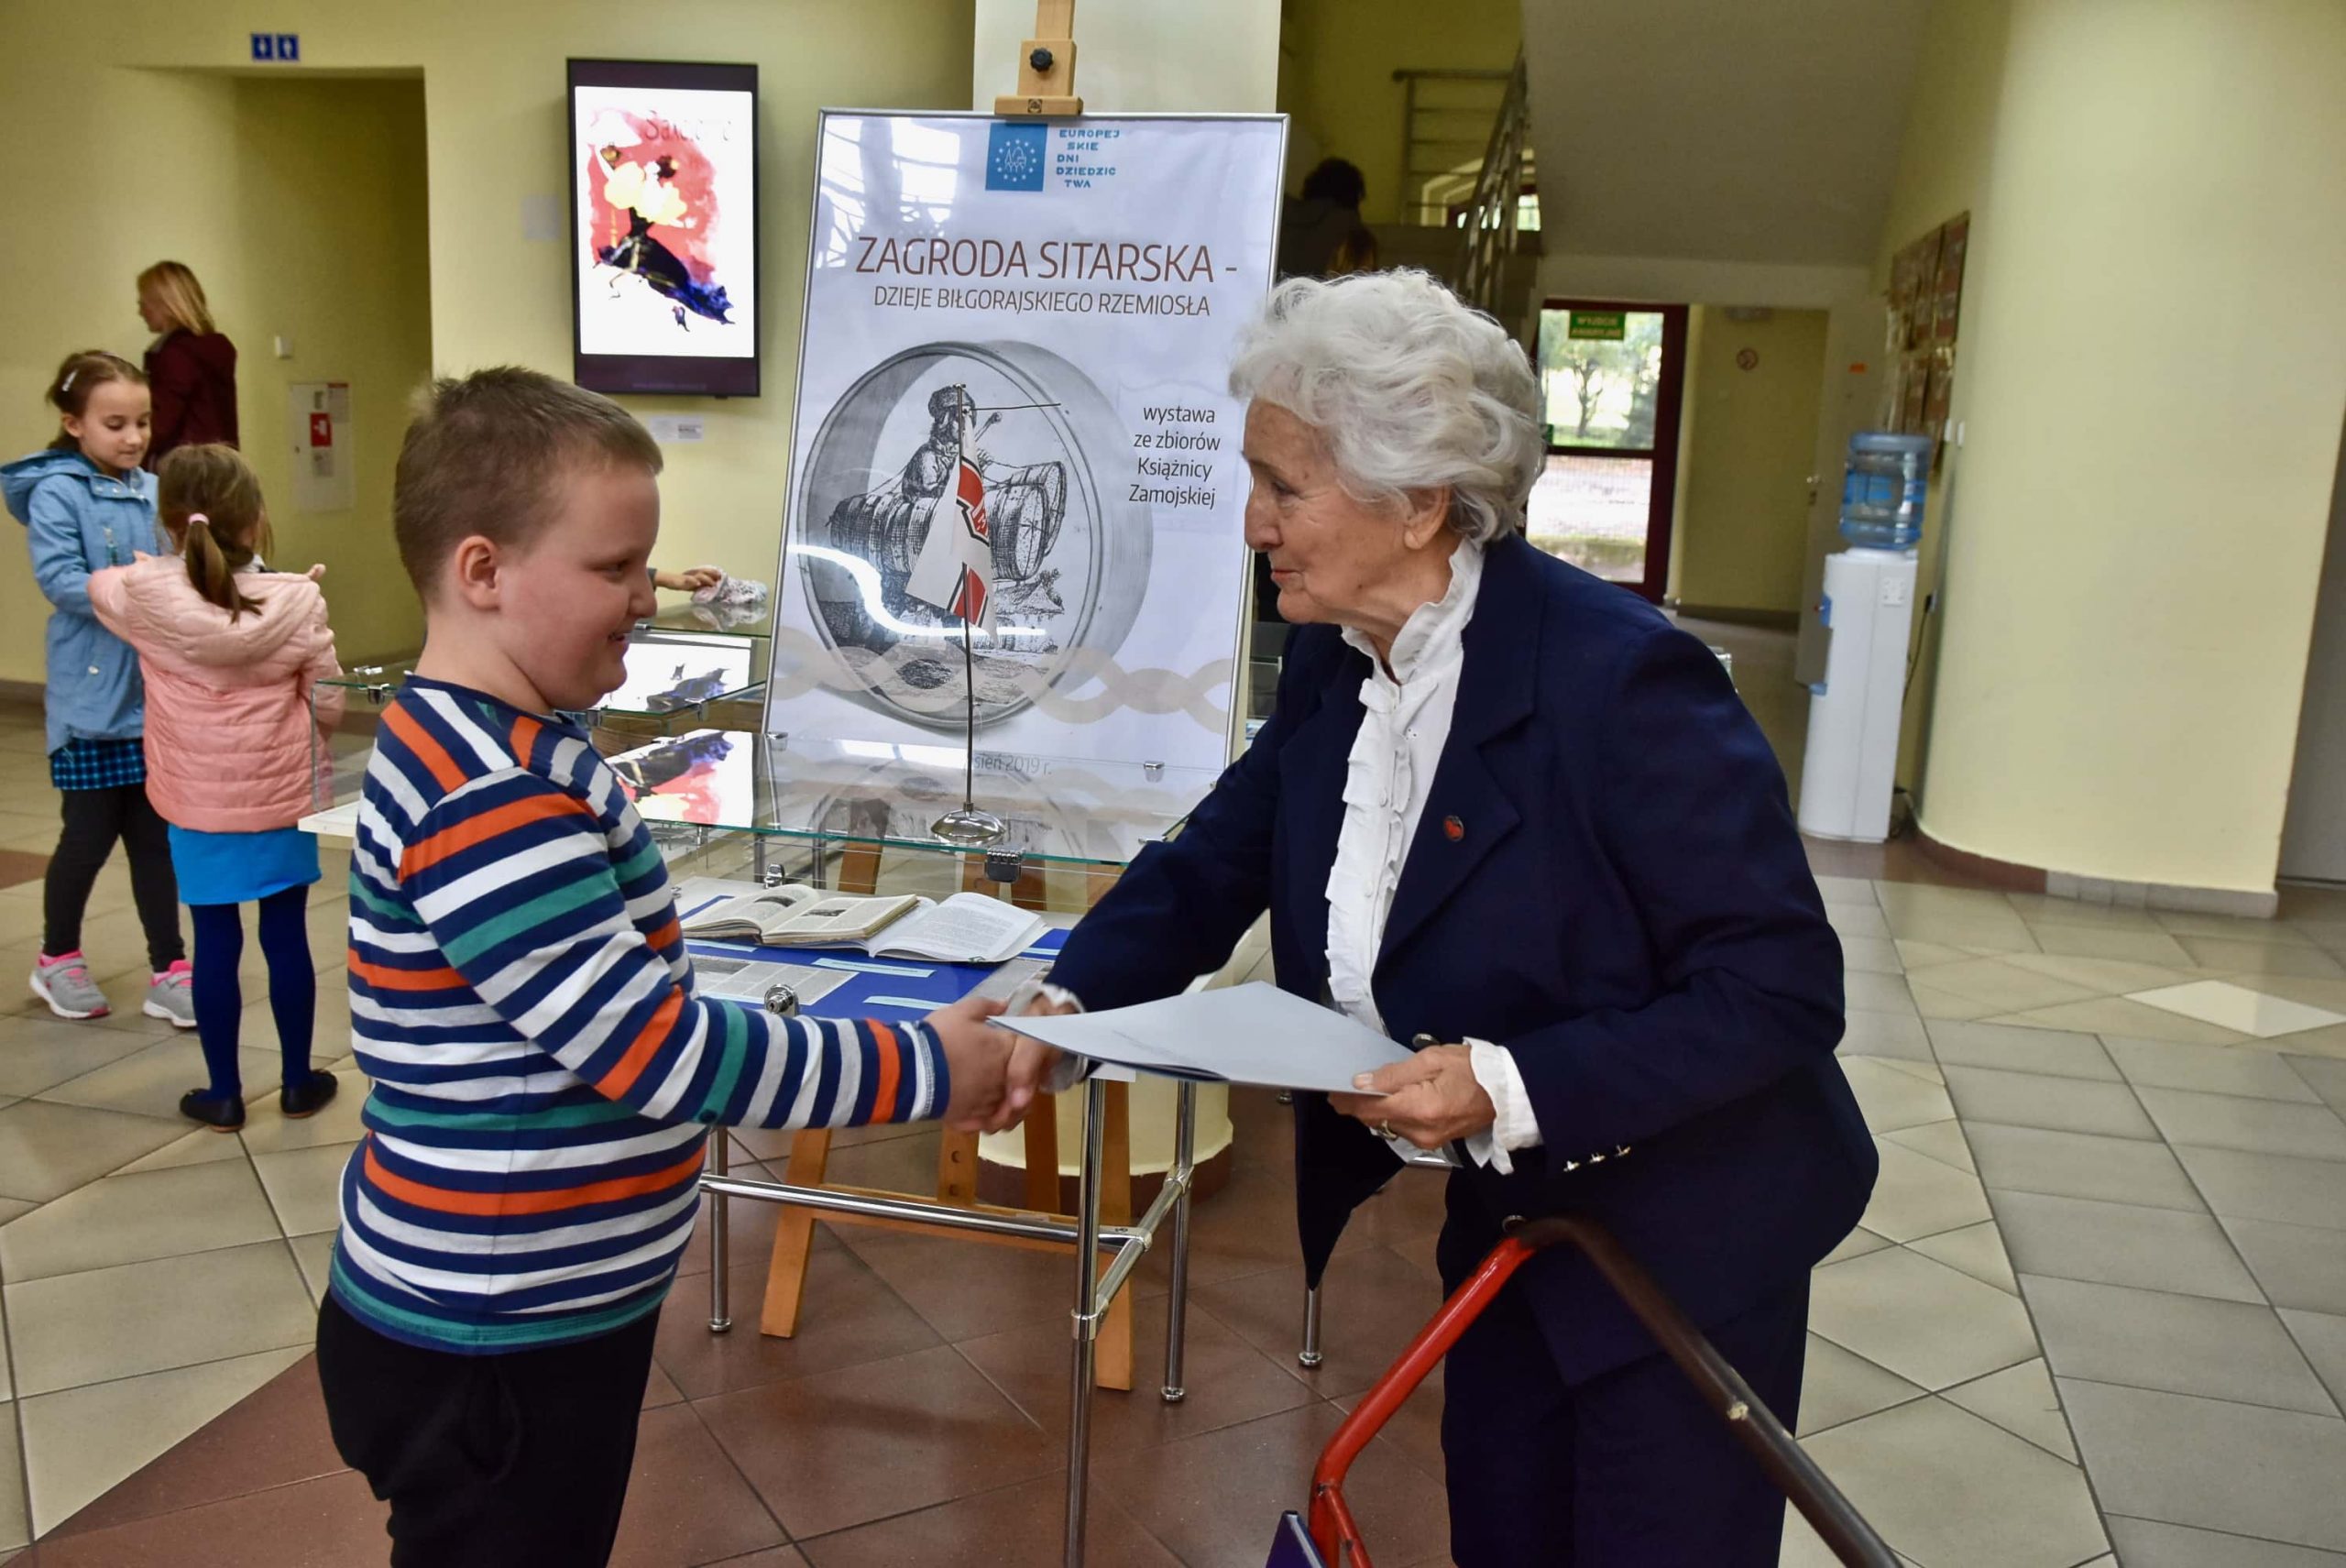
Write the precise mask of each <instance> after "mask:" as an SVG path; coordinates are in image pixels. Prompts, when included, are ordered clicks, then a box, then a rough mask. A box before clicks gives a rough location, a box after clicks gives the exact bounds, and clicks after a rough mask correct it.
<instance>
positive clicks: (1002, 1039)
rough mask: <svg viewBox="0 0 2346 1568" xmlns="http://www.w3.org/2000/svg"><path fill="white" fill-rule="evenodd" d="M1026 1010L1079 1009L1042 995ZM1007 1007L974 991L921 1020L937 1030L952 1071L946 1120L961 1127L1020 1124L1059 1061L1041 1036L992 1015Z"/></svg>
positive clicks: (976, 1129)
mask: <svg viewBox="0 0 2346 1568" xmlns="http://www.w3.org/2000/svg"><path fill="white" fill-rule="evenodd" d="M1022 1011H1025V1012H1028V1013H1066V1012H1072V1011H1074V1009H1072V1008H1068V1007H1062V1006H1061V1005H1059V1004H1058V1003H1055V1002H1053V1001H1051V1000H1050V999H1049V998H1047V997H1037V998H1036V999H1035V1001H1034V1002H1033V1003H1030V1004H1028V1005H1027V1006H1026V1007H1025V1008H1024V1009H1023V1010H1022ZM1002 1012H1003V1003H999V1002H992V1001H984V1002H981V1001H980V1000H979V999H978V998H976V997H974V996H972V997H966V998H964V999H963V1000H961V1001H959V1002H957V1003H953V1005H952V1006H950V1007H940V1008H938V1009H937V1011H936V1012H934V1013H932V1014H929V1015H928V1016H927V1017H926V1018H925V1019H923V1020H921V1022H922V1023H924V1024H925V1025H927V1026H928V1028H929V1030H930V1031H931V1032H932V1033H934V1034H935V1035H936V1036H937V1046H938V1048H939V1049H941V1050H942V1051H943V1052H944V1055H945V1066H946V1070H947V1072H948V1073H949V1074H950V1075H951V1077H952V1085H951V1093H950V1095H949V1097H948V1101H947V1103H946V1106H945V1124H946V1125H947V1126H948V1127H950V1128H951V1129H953V1131H955V1132H957V1133H999V1132H1003V1131H1004V1130H1006V1129H1008V1128H1011V1127H1014V1126H1016V1125H1018V1124H1019V1123H1020V1122H1021V1121H1022V1120H1024V1119H1025V1115H1026V1108H1027V1107H1028V1106H1029V1105H1031V1104H1033V1103H1034V1102H1035V1096H1036V1094H1038V1093H1041V1092H1042V1091H1043V1086H1044V1085H1045V1084H1046V1083H1047V1082H1048V1081H1049V1080H1050V1077H1051V1074H1052V1072H1053V1070H1054V1069H1057V1068H1058V1062H1059V1053H1058V1052H1057V1051H1055V1050H1053V1049H1052V1048H1051V1047H1048V1046H1047V1045H1045V1044H1043V1043H1042V1042H1041V1041H1040V1040H1030V1039H1027V1038H1026V1037H1025V1036H1023V1035H1014V1034H1012V1033H1011V1032H1010V1031H1009V1030H1007V1029H1001V1028H996V1027H995V1026H994V1025H992V1024H991V1023H989V1022H988V1021H987V1020H989V1019H992V1018H994V1017H997V1016H999V1015H1000V1014H1001V1013H1002Z"/></svg>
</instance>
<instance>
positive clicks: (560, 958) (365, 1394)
mask: <svg viewBox="0 0 2346 1568" xmlns="http://www.w3.org/2000/svg"><path fill="white" fill-rule="evenodd" d="M660 466H661V460H660V450H659V448H658V447H657V446H656V445H654V444H652V439H651V437H650V436H649V435H648V434H647V433H645V432H644V430H643V429H642V427H641V425H639V424H637V423H636V422H635V421H634V420H633V419H631V418H630V417H629V416H628V415H627V414H626V413H625V412H624V411H621V410H620V409H619V407H618V406H617V405H616V404H613V403H611V402H610V401H608V400H606V399H603V398H600V397H597V396H596V395H594V394H593V393H590V392H586V391H583V390H581V389H578V388H576V387H574V386H570V385H568V384H567V383H564V382H559V381H555V380H554V379H553V378H549V377H545V376H542V375H539V374H537V373H535V372H532V371H525V370H513V369H504V370H488V371H482V372H480V373H478V374H477V375H474V376H471V377H467V378H464V379H462V380H456V381H442V382H440V383H439V384H438V385H437V386H435V387H434V388H433V389H432V391H431V392H430V393H429V394H428V395H427V397H426V398H425V400H424V401H423V403H422V408H421V410H420V411H419V413H418V415H417V418H416V420H415V422H414V423H413V425H411V427H410V429H409V431H408V433H407V439H406V441H405V443H404V444H403V445H402V447H401V450H400V459H399V467H398V474H397V479H396V482H395V489H394V494H393V500H392V520H393V528H394V531H395V532H396V533H397V536H398V542H399V548H400V559H401V562H402V563H403V564H404V565H405V566H406V568H407V571H408V575H409V576H411V578H413V579H414V582H415V585H416V588H417V591H418V592H419V593H420V594H421V595H422V599H423V605H424V620H425V640H424V650H423V654H422V658H421V659H419V660H418V662H417V664H416V669H415V674H414V676H413V677H412V678H411V680H410V681H409V682H408V684H407V685H406V686H405V687H404V688H402V689H401V691H400V694H399V696H397V697H395V698H394V699H393V700H392V702H391V704H390V706H389V707H388V708H386V709H385V710H384V714H383V719H382V724H381V728H380V730H379V732H378V739H377V744H376V749H375V755H374V758H373V761H372V762H371V763H370V764H369V766H368V768H367V781H366V786H365V793H364V796H363V800H362V804H361V806H360V812H359V818H358V829H357V837H356V847H355V849H354V850H353V852H352V856H351V871H350V1015H351V1029H352V1034H353V1035H354V1036H355V1038H356V1049H357V1053H358V1059H359V1065H360V1067H361V1069H363V1070H364V1071H365V1072H366V1073H367V1076H368V1077H369V1078H371V1079H373V1080H375V1089H374V1092H373V1094H372V1095H371V1096H370V1098H369V1099H368V1101H367V1108H366V1113H365V1122H366V1126H367V1137H366V1140H365V1141H364V1142H363V1143H361V1144H360V1145H359V1146H358V1148H357V1150H356V1152H355V1154H354V1155H353V1157H352V1158H351V1161H350V1165H349V1168H348V1169H347V1170H346V1171H345V1173H344V1177H343V1185H342V1230H341V1234H340V1235H339V1237H338V1239H337V1241H336V1243H335V1246H334V1262H333V1267H332V1274H331V1286H330V1290H329V1294H328V1297H327V1299H326V1301H325V1303H324V1305H323V1308H322V1309H321V1310H320V1313H319V1321H318V1375H319V1380H320V1382H321V1383H322V1384H323V1388H324V1392H325V1399H326V1409H327V1414H328V1417H329V1420H330V1421H331V1424H332V1427H333V1431H334V1442H335V1446H336V1447H337V1448H339V1449H340V1450H341V1453H342V1455H343V1457H344V1458H345V1460H347V1461H348V1462H349V1463H350V1464H352V1465H353V1466H354V1467H355V1468H356V1469H358V1470H359V1471H361V1472H362V1473H364V1474H365V1475H366V1476H367V1481H368V1483H369V1485H371V1486H373V1488H374V1490H375V1493H376V1495H377V1496H378V1497H382V1498H384V1499H385V1500H387V1501H389V1504H390V1505H391V1515H390V1523H389V1530H390V1535H391V1562H392V1563H393V1564H394V1565H395V1568H409V1565H424V1564H429V1565H431V1568H450V1565H464V1564H474V1563H478V1564H483V1565H488V1564H497V1565H499V1568H509V1565H510V1564H514V1563H543V1564H549V1565H560V1568H570V1565H572V1564H579V1565H587V1568H591V1565H594V1564H599V1563H604V1562H605V1561H606V1560H607V1559H608V1555H609V1552H610V1546H611V1541H612V1538H613V1536H614V1534H615V1533H616V1531H617V1530H618V1528H619V1510H620V1506H621V1504H622V1502H623V1500H624V1498H625V1496H626V1490H627V1480H628V1473H629V1469H630V1465H631V1464H632V1461H633V1455H634V1449H635V1430H636V1417H637V1411H638V1409H639V1407H640V1406H641V1403H642V1398H643V1390H644V1384H645V1379H646V1377H647V1376H648V1374H649V1371H650V1367H651V1361H652V1337H653V1333H654V1331H655V1329H656V1327H657V1325H658V1322H659V1315H660V1314H659V1309H660V1305H661V1302H662V1300H663V1299H664V1298H665V1296H666V1294H667V1291H668V1288H669V1285H670V1283H671V1282H672V1280H673V1279H674V1276H675V1270H676V1260H677V1256H678V1254H679V1253H680V1252H681V1251H682V1250H683V1248H684V1245H685V1241H686V1239H687V1238H688V1237H689V1236H690V1234H691V1232H692V1228H693V1222H694V1217H695V1215H696V1212H697V1210H698V1205H699V1190H698V1187H697V1183H696V1179H697V1176H698V1173H699V1170H700V1167H701V1161H702V1155H703V1148H704V1144H705V1140H706V1139H707V1136H708V1135H709V1129H710V1128H712V1127H716V1128H722V1127H725V1126H729V1125H734V1124H743V1125H754V1126H767V1127H806V1126H847V1125H853V1124H862V1123H869V1122H905V1121H917V1120H923V1119H927V1118H935V1117H942V1118H943V1119H945V1120H946V1121H947V1122H948V1124H953V1125H956V1126H959V1127H964V1128H970V1127H976V1128H985V1129H993V1128H998V1127H1002V1126H1006V1125H1009V1124H1012V1123H1013V1122H1014V1121H1015V1120H1016V1119H1017V1117H1018V1115H1019V1114H1020V1113H1021V1112H1023V1110H1024V1108H1025V1103H1026V1101H1027V1099H1028V1097H1029V1096H1030V1095H1031V1093H1032V1091H1033V1085H1032V1084H1031V1083H1030V1082H1025V1081H1021V1082H1020V1083H1018V1084H1016V1085H1014V1084H1012V1083H1011V1081H1010V1080H1009V1061H1010V1040H1009V1036H1006V1035H1003V1033H1002V1032H1000V1031H998V1030H995V1029H992V1028H991V1027H990V1026H989V1025H987V1024H986V1023H985V1021H984V1020H985V1018H986V1017H987V1016H988V1015H989V1014H991V1013H992V1012H994V1011H998V1008H996V1007H991V1006H988V1005H987V1004H983V1003H961V1004H959V1005H958V1006H955V1007H950V1008H947V1009H944V1010H943V1011H941V1012H938V1013H936V1014H931V1015H930V1017H929V1018H927V1019H926V1021H925V1022H924V1023H922V1024H920V1025H885V1024H881V1023H877V1022H871V1021H863V1022H854V1021H847V1020H837V1019H787V1020H785V1019H782V1018H777V1017H774V1016H772V1015H770V1014H766V1013H764V1012H762V1011H759V1010H755V1009H752V1008H749V1007H746V1006H742V1005H740V1004H738V1003H728V1002H723V1001H718V1000H713V999H710V998H707V997H702V996H698V995H696V993H695V991H694V987H693V972H692V962H691V959H689V958H688V957H687V956H686V954H685V942H684V937H683V933H682V932H681V931H680V930H679V929H678V927H677V922H676V916H675V913H674V907H673V903H672V898H671V894H670V891H669V884H668V877H667V872H666V869H665V868H664V866H663V864H662V861H661V857H660V852H659V850H658V849H657V847H656V846H655V845H653V843H652V840H651V838H650V836H649V835H648V834H647V833H646V832H645V830H644V827H643V824H642V822H641V819H640V818H639V817H637V816H636V813H635V809H634V807H633V806H631V805H630V803H629V799H628V796H627V795H626V793H625V792H624V791H623V790H622V789H621V788H620V787H619V782H618V780H617V779H616V778H614V777H613V775H612V773H611V771H610V769H609V768H608V767H607V766H605V765H604V763H603V762H602V760H601V758H600V757H599V756H597V753H596V751H595V750H594V748H593V747H592V746H591V745H590V744H589V743H588V741H587V739H586V735H585V733H584V732H582V731H581V730H579V729H576V727H574V726H572V725H570V724H568V723H565V722H564V721H562V720H561V719H559V718H552V717H549V715H550V714H551V713H552V712H553V711H554V710H555V709H561V708H574V709H575V708H586V707H592V706H593V705H594V704H595V702H596V701H597V699H598V698H600V697H601V696H603V694H605V693H606V692H608V691H610V690H611V689H612V688H614V687H615V686H617V685H619V682H620V678H621V675H622V674H623V671H622V668H621V663H620V659H621V655H622V653H623V652H624V650H625V647H626V642H627V634H628V631H629V630H630V628H631V627H633V626H634V624H635V623H636V621H637V620H640V619H641V617H643V616H645V615H648V614H650V613H651V611H652V584H651V577H650V576H649V575H648V572H647V565H646V564H647V562H648V560H649V557H650V555H651V553H652V544H653V543H654V541H655V539H656V538H657V536H658V533H659V523H660V499H659V488H658V485H657V482H656V479H655V476H656V475H657V474H658V472H659V469H660ZM1023 1077H1024V1075H1022V1078H1023ZM720 1135H721V1134H720Z"/></svg>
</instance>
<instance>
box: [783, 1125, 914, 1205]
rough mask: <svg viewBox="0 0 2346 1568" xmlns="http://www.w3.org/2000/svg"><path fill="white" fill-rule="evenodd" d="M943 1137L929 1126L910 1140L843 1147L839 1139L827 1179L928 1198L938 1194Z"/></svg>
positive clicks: (826, 1170) (893, 1139)
mask: <svg viewBox="0 0 2346 1568" xmlns="http://www.w3.org/2000/svg"><path fill="white" fill-rule="evenodd" d="M942 1136H943V1133H942V1131H941V1129H939V1128H938V1127H937V1126H935V1125H929V1126H926V1127H923V1128H922V1129H921V1130H920V1131H919V1132H917V1133H915V1134H914V1135H911V1136H910V1137H903V1138H882V1139H880V1140H879V1141H877V1142H874V1143H857V1144H850V1145H847V1146H840V1144H839V1142H838V1141H837V1140H836V1139H835V1140H833V1142H832V1144H831V1158H830V1163H829V1164H828V1166H826V1167H825V1168H824V1176H825V1179H828V1180H829V1181H831V1182H832V1183H834V1184H836V1185H838V1186H840V1187H876V1188H878V1189H879V1190H881V1191H882V1192H909V1193H911V1194H913V1195H914V1196H915V1197H927V1196H929V1195H931V1194H933V1193H934V1192H936V1190H937V1142H938V1140H939V1139H940V1138H941V1137H942ZM777 1163H781V1162H779V1161H777ZM775 1175H776V1177H777V1178H779V1177H780V1175H781V1173H780V1172H779V1171H777V1172H775Z"/></svg>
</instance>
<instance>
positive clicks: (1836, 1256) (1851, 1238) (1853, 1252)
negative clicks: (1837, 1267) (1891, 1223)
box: [1817, 1225, 1892, 1268]
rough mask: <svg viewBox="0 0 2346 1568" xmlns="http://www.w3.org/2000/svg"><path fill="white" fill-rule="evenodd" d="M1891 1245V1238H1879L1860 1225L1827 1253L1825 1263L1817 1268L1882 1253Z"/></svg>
mask: <svg viewBox="0 0 2346 1568" xmlns="http://www.w3.org/2000/svg"><path fill="white" fill-rule="evenodd" d="M1889 1245H1892V1244H1891V1240H1890V1238H1889V1237H1887V1236H1878V1235H1876V1234H1873V1233H1872V1232H1871V1231H1869V1230H1868V1229H1866V1228H1865V1227H1864V1226H1863V1225H1859V1226H1858V1228H1857V1229H1856V1230H1853V1231H1851V1232H1850V1233H1849V1234H1847V1235H1846V1236H1843V1237H1842V1238H1841V1240H1840V1243H1839V1245H1836V1246H1835V1247H1834V1249H1833V1250H1832V1251H1831V1252H1828V1253H1826V1254H1825V1258H1824V1262H1822V1263H1819V1264H1818V1265H1817V1267H1819V1268H1822V1267H1824V1266H1825V1264H1827V1263H1839V1262H1841V1261H1842V1260H1844V1259H1846V1258H1852V1257H1863V1256H1865V1255H1866V1254H1868V1253H1869V1252H1880V1250H1881V1249H1882V1248H1883V1247H1886V1246H1889Z"/></svg>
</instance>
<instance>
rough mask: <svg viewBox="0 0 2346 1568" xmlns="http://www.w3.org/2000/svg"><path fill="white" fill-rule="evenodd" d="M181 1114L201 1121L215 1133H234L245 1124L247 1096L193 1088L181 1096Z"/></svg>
mask: <svg viewBox="0 0 2346 1568" xmlns="http://www.w3.org/2000/svg"><path fill="white" fill-rule="evenodd" d="M180 1114H181V1115H182V1116H184V1117H186V1118H187V1119H188V1120H189V1121H191V1122H201V1123H203V1124H204V1125H205V1126H207V1127H209V1128H211V1129H212V1130H213V1131H214V1132H215V1133H233V1132H235V1131H236V1129H237V1128H239V1127H241V1126H243V1125H244V1124H245V1097H244V1096H243V1095H241V1094H206V1093H205V1092H204V1091H203V1090H201V1089H191V1090H189V1091H187V1092H186V1093H185V1094H182V1095H181V1096H180Z"/></svg>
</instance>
